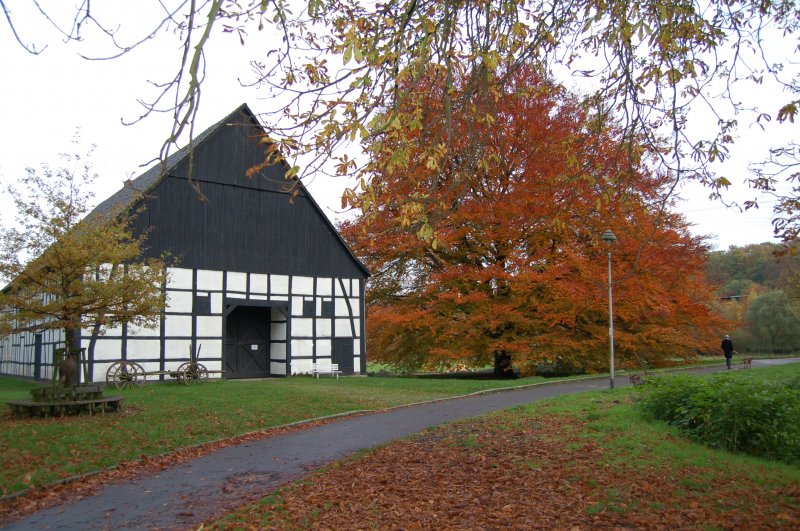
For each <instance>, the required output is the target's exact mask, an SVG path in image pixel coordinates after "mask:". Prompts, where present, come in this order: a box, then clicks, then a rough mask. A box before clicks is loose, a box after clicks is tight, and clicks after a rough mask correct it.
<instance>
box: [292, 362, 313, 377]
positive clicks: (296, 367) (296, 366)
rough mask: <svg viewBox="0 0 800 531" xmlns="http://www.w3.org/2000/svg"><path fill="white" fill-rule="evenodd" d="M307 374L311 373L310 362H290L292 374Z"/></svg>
mask: <svg viewBox="0 0 800 531" xmlns="http://www.w3.org/2000/svg"><path fill="white" fill-rule="evenodd" d="M309 373H311V360H293V361H292V374H309Z"/></svg>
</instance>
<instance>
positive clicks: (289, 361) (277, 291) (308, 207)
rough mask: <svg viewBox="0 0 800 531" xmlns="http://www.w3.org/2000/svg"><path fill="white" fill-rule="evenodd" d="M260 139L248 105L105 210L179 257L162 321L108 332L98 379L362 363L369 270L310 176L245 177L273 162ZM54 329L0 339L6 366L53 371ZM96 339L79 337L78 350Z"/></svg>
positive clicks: (93, 365) (297, 370) (101, 344)
mask: <svg viewBox="0 0 800 531" xmlns="http://www.w3.org/2000/svg"><path fill="white" fill-rule="evenodd" d="M263 133H264V132H263V129H262V128H261V126H260V125H259V123H258V120H257V119H256V117H255V116H254V114H253V113H252V112H251V111H250V109H249V108H248V107H247V106H246V105H242V106H241V107H239V108H238V109H236V110H235V111H234V112H233V113H231V114H230V115H229V116H227V117H226V118H225V119H223V120H222V121H220V122H219V123H217V124H216V125H214V126H212V127H211V128H209V129H208V130H206V131H205V132H203V133H202V134H201V135H199V136H198V137H197V138H196V139H195V141H194V143H193V154H192V156H191V161H190V156H189V151H188V150H186V149H184V150H181V151H180V152H178V153H175V154H173V155H172V156H170V157H169V158H168V159H167V161H166V164H161V163H158V164H156V165H154V166H153V167H152V168H151V169H149V170H148V171H147V172H145V173H144V174H142V175H141V176H139V177H138V178H136V179H134V180H132V181H131V182H129V183H127V184H126V186H124V187H123V188H122V189H121V190H119V191H118V192H117V193H115V194H114V195H112V196H111V197H109V198H108V199H106V200H105V201H104V202H102V203H101V204H100V205H98V206H97V208H96V209H95V210H97V211H110V210H111V209H113V208H117V207H120V206H122V207H124V208H130V209H134V211H135V212H136V213H137V214H136V217H135V222H134V227H135V232H138V233H141V232H142V231H147V246H146V251H145V254H146V256H153V257H158V256H161V255H162V254H163V253H165V252H168V253H169V254H170V256H171V257H173V258H174V259H175V260H176V262H175V263H176V265H175V266H174V267H170V268H169V271H168V273H169V275H168V280H167V282H166V285H164V286H163V289H164V293H165V297H166V301H167V305H166V310H165V312H164V314H163V315H162V317H161V319H160V322H159V324H158V326H157V327H156V328H155V329H138V328H136V327H133V326H127V325H124V326H120V327H117V328H114V329H109V330H105V331H104V333H103V334H102V335H101V336H100V337H99V338H98V339H97V342H96V345H95V347H94V349H93V355H92V356H90V359H88V363H89V368H90V371H89V373H90V378H92V379H94V380H102V379H103V378H104V377H105V374H106V370H107V368H108V367H109V366H110V365H111V364H112V363H114V362H115V361H120V360H126V361H135V362H138V363H139V364H141V365H142V366H143V367H144V369H145V370H146V371H148V372H150V371H152V372H157V371H170V370H175V369H176V368H177V367H179V366H180V365H181V364H183V363H185V362H187V361H189V360H190V357H191V356H192V355H196V356H197V361H199V362H201V363H202V364H203V365H205V366H206V367H207V368H208V369H209V371H211V374H212V376H213V375H215V374H224V377H226V378H262V377H269V376H284V375H290V374H301V373H307V372H310V368H311V364H312V363H314V362H319V363H326V362H330V363H337V364H338V365H339V369H340V370H341V371H342V372H343V373H344V374H354V373H362V374H363V373H364V372H365V371H366V353H365V342H364V329H365V327H364V315H365V311H364V284H365V280H366V278H367V277H368V275H369V273H368V272H367V270H366V269H365V267H364V266H363V265H362V264H361V263H360V262H359V261H358V260H357V259H356V258H355V257H354V256H353V254H352V253H351V251H350V250H349V248H348V246H347V245H346V243H345V242H344V241H343V240H342V238H341V237H340V236H339V234H338V233H337V231H336V229H335V227H334V226H333V225H332V224H331V222H330V221H329V220H328V218H327V217H326V216H325V214H324V213H323V212H322V210H321V209H320V207H319V205H318V204H317V203H316V202H315V201H314V199H313V198H312V197H311V195H310V194H309V193H308V190H307V189H306V188H305V187H304V186H303V185H302V184H301V183H297V186H296V188H295V190H296V195H295V196H294V197H291V195H292V194H291V192H290V191H289V190H287V181H286V178H285V174H286V166H285V165H284V163H282V162H281V163H277V164H274V165H272V166H268V167H266V168H264V169H262V170H261V171H259V172H258V173H257V174H255V175H253V176H251V177H248V176H246V173H247V170H248V169H249V168H252V167H254V166H256V165H257V164H259V163H262V162H263V161H264V148H263V144H260V143H259V141H260V140H261V139H262V138H263ZM190 163H191V166H192V169H191V174H190V172H189V165H190ZM190 179H191V182H190ZM90 215H91V214H90ZM59 336H60V334H59V333H58V332H53V331H49V332H47V333H45V334H30V333H29V334H18V335H15V336H11V337H6V338H2V340H1V341H0V372H2V373H4V374H13V375H19V376H28V377H34V378H48V377H49V376H50V374H51V373H50V364H51V362H52V359H53V353H54V350H55V349H56V348H58V347H60V346H62V345H61V344H59V342H60V341H61V338H60V337H59ZM88 343H89V338H88V331H84V333H83V337H82V339H81V345H80V346H81V347H84V348H86V347H88Z"/></svg>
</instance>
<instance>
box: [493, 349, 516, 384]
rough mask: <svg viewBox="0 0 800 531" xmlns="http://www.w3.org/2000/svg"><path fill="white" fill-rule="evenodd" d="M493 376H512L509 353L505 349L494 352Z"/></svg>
mask: <svg viewBox="0 0 800 531" xmlns="http://www.w3.org/2000/svg"><path fill="white" fill-rule="evenodd" d="M494 376H495V378H514V370H513V368H512V367H511V354H509V353H507V352H506V351H505V350H501V351H499V352H495V353H494Z"/></svg>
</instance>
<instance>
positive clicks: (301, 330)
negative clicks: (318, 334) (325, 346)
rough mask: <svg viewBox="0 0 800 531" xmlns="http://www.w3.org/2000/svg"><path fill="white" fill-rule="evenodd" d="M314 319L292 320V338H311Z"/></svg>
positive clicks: (299, 318) (298, 318) (296, 318)
mask: <svg viewBox="0 0 800 531" xmlns="http://www.w3.org/2000/svg"><path fill="white" fill-rule="evenodd" d="M313 327H314V319H303V318H301V317H295V318H294V319H292V336H294V337H311V336H312V335H313V333H314V328H313Z"/></svg>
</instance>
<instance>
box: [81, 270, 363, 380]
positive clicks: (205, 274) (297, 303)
mask: <svg viewBox="0 0 800 531" xmlns="http://www.w3.org/2000/svg"><path fill="white" fill-rule="evenodd" d="M362 293H363V282H362V281H361V279H349V278H348V279H339V278H325V277H306V276H300V275H269V274H259V273H243V272H231V271H229V272H223V271H212V270H191V269H185V268H172V269H170V271H169V282H168V284H167V286H166V296H167V309H166V311H165V314H164V318H163V319H162V320H161V322H160V323H159V324H158V326H157V327H156V328H155V329H144V328H134V327H118V328H116V329H111V330H107V331H106V332H105V334H104V335H102V336H100V337H99V338H98V340H97V345H96V346H95V355H94V360H95V363H94V367H93V371H92V372H93V379H94V380H102V379H103V378H104V377H105V373H106V371H107V369H108V367H109V366H110V365H111V364H112V363H114V362H115V361H117V360H120V359H125V360H128V361H135V362H137V363H140V364H141V365H142V366H143V367H144V369H145V370H146V371H148V372H154V371H170V370H176V369H177V368H178V367H179V366H180V365H181V364H183V363H185V362H187V361H189V360H190V356H191V352H192V350H194V351H195V352H197V351H199V356H198V361H199V362H200V363H202V364H203V365H205V366H206V367H207V368H208V369H209V371H222V370H223V369H224V367H225V365H224V361H225V360H224V356H225V310H226V307H230V306H231V305H234V304H242V305H250V304H267V303H269V304H271V305H274V306H273V308H272V314H271V322H270V338H269V341H270V352H269V366H270V370H271V372H272V375H273V376H280V375H286V374H288V373H291V374H303V373H308V372H310V366H311V363H312V362H314V361H323V362H332V361H334V362H335V361H336V360H333V343H334V341H337V340H338V341H340V342H341V341H342V340H345V341H346V342H347V347H348V348H351V349H352V351H351V354H350V355H351V356H352V364H353V371H352V373H356V374H363V373H364V366H365V365H364V363H362V360H363V358H364V357H363V353H364V347H365V342H364V335H363V330H364V325H363V318H362V316H363V310H364V308H363V297H361V294H362ZM206 297H207V299H205V298H206ZM198 298H200V299H198ZM202 299H205V300H207V301H208V303H209V305H208V307H207V308H206V307H205V306H204V305H205V301H203V300H202ZM279 308H280V309H279ZM284 311H285V312H286V313H288V314H289V317H288V318H287V317H286V315H284V313H283V312H284ZM88 334H89V331H88V330H86V331H84V333H83V340H82V346H83V347H86V348H88V344H89V339H88ZM351 345H352V346H351ZM211 376H212V377H215V376H216V377H219V376H220V374H218V373H215V374H212V375H211Z"/></svg>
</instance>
